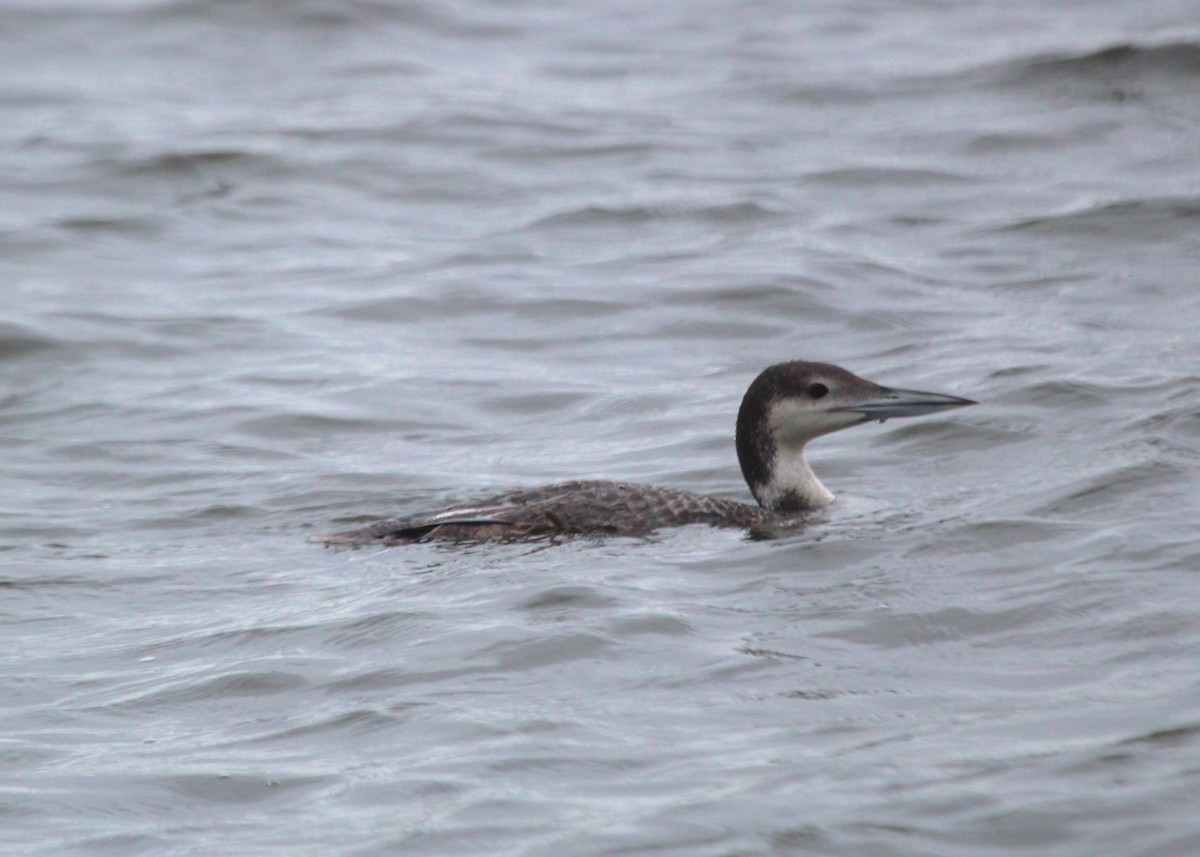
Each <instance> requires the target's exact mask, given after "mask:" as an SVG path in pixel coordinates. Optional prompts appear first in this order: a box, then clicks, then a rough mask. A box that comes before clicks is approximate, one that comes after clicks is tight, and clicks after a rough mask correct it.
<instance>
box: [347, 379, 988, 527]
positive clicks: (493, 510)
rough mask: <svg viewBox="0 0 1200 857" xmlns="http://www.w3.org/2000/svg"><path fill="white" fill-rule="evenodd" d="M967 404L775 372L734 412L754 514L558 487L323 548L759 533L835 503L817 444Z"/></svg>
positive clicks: (688, 498) (408, 521) (638, 491)
mask: <svg viewBox="0 0 1200 857" xmlns="http://www.w3.org/2000/svg"><path fill="white" fill-rule="evenodd" d="M973 404H975V402H972V401H971V400H970V399H962V398H959V397H957V396H947V395H943V394H941V393H924V392H920V391H918V390H901V389H897V388H892V387H884V386H881V385H879V384H876V383H874V382H872V381H867V380H865V379H863V378H859V377H858V376H857V375H854V374H851V373H850V372H847V371H846V370H845V369H842V368H840V367H838V366H833V365H831V364H829V363H809V362H805V361H795V362H792V363H779V364H777V365H775V366H771V367H769V368H767V369H765V370H763V371H762V372H761V373H760V374H759V376H758V377H757V378H755V379H754V382H753V383H752V384H751V385H750V388H749V389H748V390H747V391H746V395H745V396H744V397H743V399H742V404H741V407H740V408H739V409H738V417H737V432H736V445H737V455H738V463H739V464H740V465H741V468H742V476H743V477H745V479H746V484H747V485H749V486H750V493H751V494H753V495H754V499H755V500H756V501H758V505H757V506H751V505H750V504H748V503H739V502H737V501H734V500H725V499H722V498H719V497H706V496H704V495H701V494H692V493H690V492H687V491H677V490H674V489H672V488H659V487H656V486H653V485H638V484H635V483H631V482H562V483H559V484H557V485H548V486H546V487H544V488H534V489H532V490H527V491H515V492H512V493H510V494H501V495H498V496H495V497H489V498H487V499H485V500H481V501H479V502H478V503H471V504H467V505H461V506H453V507H451V508H449V509H445V510H443V511H440V512H435V513H431V514H425V515H413V516H411V517H402V518H392V519H390V520H386V521H380V522H379V523H377V524H372V525H371V526H369V527H366V528H364V529H359V530H352V531H350V532H345V533H337V534H334V535H331V536H328V537H326V541H327V542H331V543H342V544H369V543H378V544H402V543H406V542H421V541H431V540H435V539H436V540H450V541H497V540H499V541H517V540H521V539H531V538H539V537H547V536H574V535H614V536H615V535H621V536H640V535H646V534H647V533H650V532H653V531H654V530H657V529H660V528H662V527H678V526H683V525H685V524H709V525H711V526H716V527H741V528H744V529H745V528H752V527H758V526H760V525H762V524H764V523H767V522H769V521H771V520H773V519H779V518H782V519H786V518H788V517H794V516H795V515H796V514H799V513H803V512H806V511H809V510H812V509H819V508H821V507H823V506H827V505H829V504H830V503H832V502H833V493H832V492H831V491H830V490H829V489H828V488H826V487H825V486H824V485H823V484H821V480H820V479H818V478H817V475H816V474H815V473H813V471H812V468H811V467H809V465H808V461H807V459H806V458H805V455H804V451H805V446H806V445H807V444H808V442H809V441H810V440H812V439H813V438H816V437H820V436H821V435H824V434H829V433H830V432H834V431H840V430H841V429H845V428H849V427H851V426H855V425H861V424H862V423H866V422H883V421H884V420H886V419H890V418H893V417H913V416H921V415H924V414H931V413H936V412H938V411H943V410H947V409H950V408H959V407H963V406H964V405H973Z"/></svg>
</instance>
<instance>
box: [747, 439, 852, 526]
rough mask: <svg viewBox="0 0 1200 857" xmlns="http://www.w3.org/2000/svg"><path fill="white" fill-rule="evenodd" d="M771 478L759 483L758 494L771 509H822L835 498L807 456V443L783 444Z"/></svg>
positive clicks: (759, 499)
mask: <svg viewBox="0 0 1200 857" xmlns="http://www.w3.org/2000/svg"><path fill="white" fill-rule="evenodd" d="M772 464H773V466H772V468H771V479H770V481H769V482H767V483H766V484H765V485H758V486H755V490H754V496H755V497H756V498H757V499H758V502H759V504H760V505H762V506H763V507H764V508H765V509H768V510H770V511H773V512H774V511H784V512H790V511H803V510H804V509H820V508H823V507H825V506H828V505H829V504H830V503H832V502H833V499H834V498H833V492H832V491H830V490H829V489H828V488H826V487H825V486H824V485H823V484H822V483H821V480H820V479H818V478H817V474H815V473H813V469H812V468H811V467H809V466H808V460H807V459H806V458H805V457H804V446H803V445H800V446H783V445H780V446H778V447H777V448H776V450H775V460H774V462H773V463H772Z"/></svg>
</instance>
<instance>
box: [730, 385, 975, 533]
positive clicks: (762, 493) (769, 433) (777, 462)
mask: <svg viewBox="0 0 1200 857" xmlns="http://www.w3.org/2000/svg"><path fill="white" fill-rule="evenodd" d="M974 404H977V403H976V402H973V401H971V400H970V399H961V398H959V397H958V396H946V395H943V394H941V393H923V392H919V391H917V390H900V389H896V388H894V387H884V386H881V385H879V384H876V383H874V382H872V381H868V380H866V379H865V378H859V377H858V376H857V375H854V374H852V373H850V372H847V371H846V370H845V369H842V368H841V367H838V366H833V365H830V364H828V363H807V362H803V361H796V362H793V363H779V364H777V365H775V366H771V367H770V368H768V369H765V370H763V372H762V374H760V375H759V376H758V377H757V378H755V379H754V383H752V384H751V385H750V389H749V390H747V391H746V396H745V398H743V399H742V406H741V408H740V409H739V410H738V419H737V452H738V462H739V463H740V464H741V466H742V475H743V476H745V477H746V483H747V484H748V485H749V486H750V493H752V494H753V495H754V499H755V500H757V501H758V503H759V505H760V506H762V507H763V508H764V509H766V510H767V511H768V512H778V513H788V512H802V511H804V510H806V509H819V508H821V507H822V506H828V505H829V504H830V503H832V502H833V494H832V492H830V490H829V489H828V488H826V487H825V486H824V485H822V484H821V480H820V479H818V478H817V475H816V474H815V473H813V471H812V468H811V467H809V466H808V461H807V460H806V459H805V457H804V447H805V444H807V443H808V442H809V441H810V440H812V439H813V438H815V437H820V436H821V435H823V434H829V433H830V432H835V431H840V430H841V429H844V428H850V426H856V425H859V424H861V423H866V422H872V421H878V422H883V421H884V420H886V419H890V418H892V417H916V416H922V415H924V414H932V413H937V412H938V411H944V410H947V409H949V408H961V407H963V406H964V405H974Z"/></svg>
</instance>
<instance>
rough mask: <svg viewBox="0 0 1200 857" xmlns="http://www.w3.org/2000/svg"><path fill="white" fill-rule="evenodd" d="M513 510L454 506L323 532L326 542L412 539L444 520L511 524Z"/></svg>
mask: <svg viewBox="0 0 1200 857" xmlns="http://www.w3.org/2000/svg"><path fill="white" fill-rule="evenodd" d="M513 511H514V510H513V508H512V507H511V506H499V505H497V506H456V507H454V508H451V509H446V510H444V511H441V512H433V513H429V514H422V515H405V516H403V517H400V518H389V519H387V520H386V521H377V522H376V523H374V524H371V525H370V526H369V527H364V528H363V529H361V530H353V531H351V532H347V533H333V534H331V535H327V536H324V537H323V540H324V541H325V542H326V543H334V542H343V543H362V542H370V541H377V540H382V541H396V542H413V541H418V540H420V539H422V538H424V537H425V536H427V535H429V534H430V533H431V532H433V531H434V530H435V529H437V528H438V527H441V526H445V525H446V524H466V525H474V526H486V525H492V526H498V527H509V526H512V522H513V521H512V512H513Z"/></svg>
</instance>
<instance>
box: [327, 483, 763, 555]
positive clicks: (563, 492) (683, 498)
mask: <svg viewBox="0 0 1200 857" xmlns="http://www.w3.org/2000/svg"><path fill="white" fill-rule="evenodd" d="M765 517H766V513H764V512H763V510H762V509H761V508H760V507H758V506H751V505H750V504H749V503H739V502H737V501H736V500H723V499H721V498H719V497H706V496H705V495H703V494H693V493H691V492H688V491H677V490H675V489H673V488H660V487H658V486H655V485H639V484H636V483H633V482H561V483H559V484H557V485H546V486H543V487H541V488H533V489H531V490H528V491H514V492H512V493H510V494H501V495H499V496H496V497H488V498H487V499H484V500H480V501H479V502H478V503H471V504H469V505H465V506H460V507H453V508H450V509H447V510H445V511H444V512H440V513H435V514H433V515H410V516H406V517H400V518H392V519H390V520H387V521H380V522H378V523H376V524H372V525H371V526H369V527H366V528H364V529H361V530H355V531H352V532H348V533H340V534H338V535H335V536H330V537H329V539H328V540H329V541H331V542H350V543H356V544H362V543H367V542H381V543H400V542H418V541H431V540H434V539H437V540H450V541H520V540H523V539H532V538H539V537H545V536H579V535H605V536H644V535H646V534H648V533H651V532H653V531H654V530H656V529H658V528H660V527H679V526H683V525H684V524H709V525H710V526H716V527H744V528H749V527H753V526H754V525H756V524H760V523H762V522H763V520H764V519H765Z"/></svg>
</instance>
